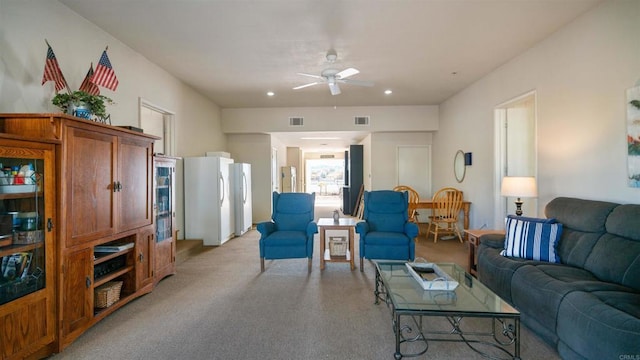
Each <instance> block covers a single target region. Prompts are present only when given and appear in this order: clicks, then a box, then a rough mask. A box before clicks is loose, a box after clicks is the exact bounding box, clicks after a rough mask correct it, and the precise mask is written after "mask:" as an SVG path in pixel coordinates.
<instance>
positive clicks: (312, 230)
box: [307, 221, 318, 236]
mask: <svg viewBox="0 0 640 360" xmlns="http://www.w3.org/2000/svg"><path fill="white" fill-rule="evenodd" d="M317 233H318V224H316V223H315V222H313V221H312V222H310V223H309V224H308V225H307V236H312V235H313V234H317Z"/></svg>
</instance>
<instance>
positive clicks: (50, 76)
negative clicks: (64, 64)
mask: <svg viewBox="0 0 640 360" xmlns="http://www.w3.org/2000/svg"><path fill="white" fill-rule="evenodd" d="M47 81H53V82H55V83H56V92H58V91H60V90H62V89H64V88H65V87H69V86H68V85H67V80H65V79H64V75H62V71H61V70H60V66H59V65H58V60H57V59H56V54H54V53H53V49H52V48H51V45H49V43H47V60H46V61H45V63H44V74H43V75H42V85H44V83H46V82H47Z"/></svg>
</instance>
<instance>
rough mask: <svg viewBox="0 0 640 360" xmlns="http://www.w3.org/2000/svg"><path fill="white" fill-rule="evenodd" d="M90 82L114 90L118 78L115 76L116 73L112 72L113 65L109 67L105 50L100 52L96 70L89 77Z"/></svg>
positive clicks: (109, 63)
mask: <svg viewBox="0 0 640 360" xmlns="http://www.w3.org/2000/svg"><path fill="white" fill-rule="evenodd" d="M91 82H92V83H94V84H96V85H99V86H104V87H106V88H107V89H109V90H112V91H116V88H117V87H118V78H117V77H116V73H115V72H113V67H111V62H110V61H109V57H108V56H107V50H105V51H103V52H102V56H101V57H100V61H99V62H98V65H96V71H95V72H94V73H93V76H92V77H91Z"/></svg>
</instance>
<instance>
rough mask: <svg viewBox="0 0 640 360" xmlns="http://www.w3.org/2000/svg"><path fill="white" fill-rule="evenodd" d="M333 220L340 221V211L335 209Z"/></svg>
mask: <svg viewBox="0 0 640 360" xmlns="http://www.w3.org/2000/svg"><path fill="white" fill-rule="evenodd" d="M333 221H334V222H339V221H340V211H338V210H333Z"/></svg>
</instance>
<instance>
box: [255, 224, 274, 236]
mask: <svg viewBox="0 0 640 360" xmlns="http://www.w3.org/2000/svg"><path fill="white" fill-rule="evenodd" d="M256 229H257V230H258V232H260V234H262V235H264V236H266V235H269V234H271V233H272V232H274V231H275V230H276V224H275V223H274V222H273V221H265V222H261V223H258V225H257V226H256Z"/></svg>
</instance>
